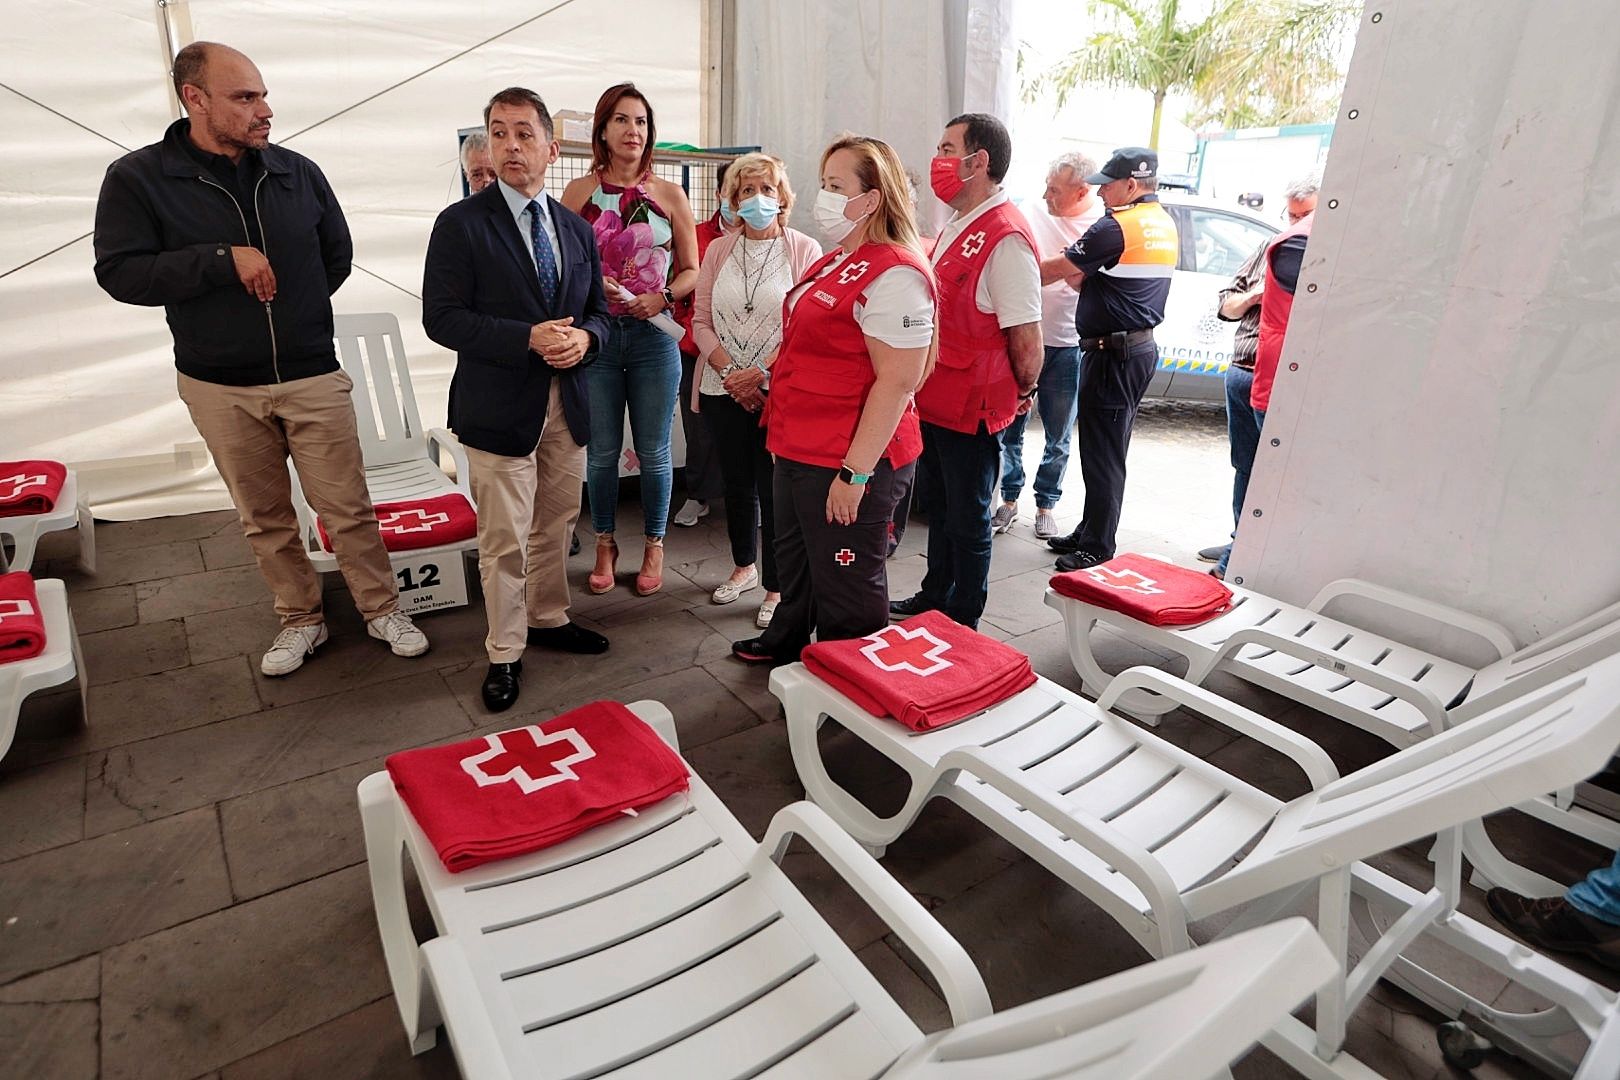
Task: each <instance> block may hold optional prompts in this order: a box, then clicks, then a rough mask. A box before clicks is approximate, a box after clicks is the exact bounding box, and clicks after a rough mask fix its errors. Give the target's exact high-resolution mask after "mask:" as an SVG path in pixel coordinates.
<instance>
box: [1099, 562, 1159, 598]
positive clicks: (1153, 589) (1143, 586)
mask: <svg viewBox="0 0 1620 1080" xmlns="http://www.w3.org/2000/svg"><path fill="white" fill-rule="evenodd" d="M1086 574H1087V575H1089V576H1090V578H1091V580H1092V581H1095V582H1096V583H1097V584H1099V585H1106V586H1108V587H1109V588H1110V589H1118V590H1120V591H1121V592H1134V593H1141V594H1142V595H1143V596H1153V595H1155V594H1156V593H1162V592H1164V590H1163V589H1161V588H1159V583H1158V582H1156V581H1154V580H1153V579H1152V578H1150V577H1148V576H1147V575H1146V574H1142V573H1139V572H1138V571H1136V570H1105V569H1103V568H1102V567H1100V566H1092V567H1088V568H1087V569H1086Z"/></svg>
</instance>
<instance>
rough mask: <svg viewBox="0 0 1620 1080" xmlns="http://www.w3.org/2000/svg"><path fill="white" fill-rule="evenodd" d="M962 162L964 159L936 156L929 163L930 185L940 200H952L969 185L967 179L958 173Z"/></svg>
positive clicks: (945, 201) (946, 201) (944, 201)
mask: <svg viewBox="0 0 1620 1080" xmlns="http://www.w3.org/2000/svg"><path fill="white" fill-rule="evenodd" d="M961 164H962V159H961V158H954V157H936V158H934V160H933V161H931V162H930V163H929V165H928V186H929V187H931V188H933V189H934V194H935V195H937V196H939V201H940V202H943V203H948V202H950V201H951V200H952V199H954V198H956V197H957V196H958V195H960V194H961V193H962V189H963V188H964V187H966V186H967V181H966V180H963V179H962V178H961V177H960V176H958V175H956V170H957V169H958V168H959V167H960V166H961Z"/></svg>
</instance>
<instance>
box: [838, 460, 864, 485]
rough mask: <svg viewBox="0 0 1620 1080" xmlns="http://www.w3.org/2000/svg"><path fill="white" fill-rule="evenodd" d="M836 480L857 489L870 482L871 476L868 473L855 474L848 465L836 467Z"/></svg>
mask: <svg viewBox="0 0 1620 1080" xmlns="http://www.w3.org/2000/svg"><path fill="white" fill-rule="evenodd" d="M838 479H840V480H842V481H843V482H844V483H846V484H848V485H850V486H851V487H859V486H861V485H862V484H865V483H867V482H868V481H870V480H871V479H872V474H871V473H869V472H856V471H855V470H853V469H851V468H850V467H849V466H848V465H840V466H838Z"/></svg>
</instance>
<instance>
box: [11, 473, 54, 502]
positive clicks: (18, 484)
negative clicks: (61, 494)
mask: <svg viewBox="0 0 1620 1080" xmlns="http://www.w3.org/2000/svg"><path fill="white" fill-rule="evenodd" d="M45 482H46V481H45V477H43V476H29V475H28V474H27V473H18V474H17V475H16V476H8V477H6V478H5V479H3V480H0V499H15V498H16V497H17V496H18V495H21V494H22V493H23V492H24V491H25V490H26V489H28V488H31V487H44V486H45Z"/></svg>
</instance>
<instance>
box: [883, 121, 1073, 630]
mask: <svg viewBox="0 0 1620 1080" xmlns="http://www.w3.org/2000/svg"><path fill="white" fill-rule="evenodd" d="M1011 163H1012V138H1011V136H1009V135H1008V134H1007V129H1006V127H1005V126H1004V125H1003V124H1002V123H1001V121H1000V120H997V119H996V118H995V117H993V116H989V115H986V114H984V113H968V114H966V115H964V116H958V117H956V118H955V119H953V120H952V121H951V122H950V123H949V124H947V125H946V126H945V133H944V135H942V136H941V137H940V140H939V147H938V149H937V150H936V156H935V157H934V160H933V162H932V164H931V167H930V170H929V183H930V186H931V187H932V188H933V190H934V194H935V195H936V196H938V197H939V199H940V201H941V202H944V203H946V204H947V205H949V206H950V207H951V209H952V210H954V211H956V212H955V213H954V214H953V215H952V216H951V219H950V221H948V222H946V224H945V228H944V230H943V231H942V232H941V233H940V234H939V239H938V240H937V241H935V244H934V252H933V265H934V276H935V281H936V285H937V287H938V290H939V293H938V296H939V301H938V308H939V310H938V314H937V315H936V318H935V323H936V325H937V326H938V327H939V361H938V363H937V364H936V365H935V367H934V370H933V373H932V374H931V375H929V377H928V380H927V381H926V382H925V383H923V385H922V387H921V388H920V389H919V390H918V391H917V412H918V415H919V416H920V417H921V419H922V437H923V453H922V457H921V458H920V459H918V466H917V490H918V491H919V492H921V495H922V499H923V505H924V508H925V510H926V511H927V514H928V573H927V575H925V576H924V577H923V581H922V587H921V588H920V589H919V591H918V592H917V594H916V595H915V596H912V597H909V598H907V599H905V600H896V601H894V602H892V603H891V604H890V605H889V610H890V616H891V617H892V618H896V619H904V618H909V617H910V616H912V615H915V614H917V613H919V612H922V611H929V610H935V609H937V610H940V611H943V612H944V613H945V614H946V615H948V616H950V617H951V618H952V619H954V620H955V621H957V622H959V623H961V624H962V625H963V626H967V627H977V626H978V624H979V616H981V615H982V614H983V613H984V605H985V600H986V598H987V596H988V592H989V584H990V541H991V536H992V533H991V531H990V510H991V507H992V505H993V504H994V502H995V494H996V478H997V477H999V476H1000V475H1001V438H1000V435H1001V432H1002V430H1003V429H1004V428H1006V427H1007V425H1008V424H1010V423H1011V422H1012V420H1013V418H1014V417H1015V416H1017V415H1018V414H1019V413H1021V412H1027V411H1028V410H1029V407H1030V400H1031V399H1032V398H1033V397H1034V395H1035V384H1036V380H1037V379H1039V377H1040V371H1041V278H1040V266H1039V264H1038V263H1037V261H1036V257H1035V238H1034V236H1032V235H1031V233H1030V230H1029V225H1028V223H1027V222H1025V220H1024V215H1023V214H1022V213H1020V212H1019V210H1018V208H1017V207H1015V206H1013V205H1012V204H1011V203H1010V202H1008V201H1007V193H1006V191H1005V190H1003V188H1002V187H1001V181H1002V179H1003V178H1004V177H1005V176H1006V175H1007V168H1008V166H1009V165H1010V164H1011Z"/></svg>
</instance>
